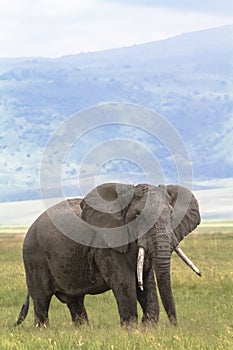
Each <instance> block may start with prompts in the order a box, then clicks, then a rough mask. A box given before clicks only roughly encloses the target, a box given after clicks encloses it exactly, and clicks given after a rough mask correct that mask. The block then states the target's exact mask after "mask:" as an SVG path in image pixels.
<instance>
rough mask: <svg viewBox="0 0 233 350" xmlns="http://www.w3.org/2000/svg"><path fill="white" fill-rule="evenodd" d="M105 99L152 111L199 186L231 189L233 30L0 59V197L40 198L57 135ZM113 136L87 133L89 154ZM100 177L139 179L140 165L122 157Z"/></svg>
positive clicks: (72, 172) (70, 171) (70, 173)
mask: <svg viewBox="0 0 233 350" xmlns="http://www.w3.org/2000/svg"><path fill="white" fill-rule="evenodd" d="M109 101H111V102H127V103H134V104H139V105H142V106H145V107H149V108H152V109H154V110H155V111H157V112H159V113H160V114H161V115H163V116H164V117H165V118H166V119H167V120H168V121H169V122H171V123H172V124H173V125H174V127H175V128H176V129H177V130H178V132H179V133H180V134H181V136H182V138H183V140H184V142H185V144H186V146H187V149H188V151H189V154H190V158H191V160H192V165H193V172H194V181H193V183H194V188H196V189H202V188H203V189H206V188H217V187H220V188H221V187H232V184H233V180H232V178H233V175H232V174H233V151H232V150H233V25H231V26H225V27H220V28H215V29H210V30H205V31H200V32H193V33H188V34H183V35H180V36H177V37H174V38H171V39H167V40H162V41H158V42H152V43H148V44H143V45H137V46H132V47H127V48H121V49H114V50H107V51H101V52H95V53H83V54H79V55H71V56H65V57H61V58H58V59H46V58H25V59H22V58H20V59H0V125H1V133H0V150H1V158H0V167H1V174H0V187H1V188H0V201H13V200H25V199H36V198H39V196H40V193H39V167H40V161H41V157H42V154H43V150H44V147H45V145H46V144H47V142H48V139H49V137H50V136H51V135H52V133H53V132H54V130H55V129H56V128H57V127H58V126H59V125H60V124H61V122H63V121H65V120H66V119H67V118H68V117H69V116H70V115H72V114H74V113H76V112H78V111H80V110H82V109H84V108H88V107H90V106H93V105H96V104H100V103H104V102H109ZM106 134H107V136H106ZM115 134H116V130H115V129H114V128H108V129H106V130H105V132H104V131H103V130H102V131H96V133H92V134H91V135H89V136H87V137H86V138H85V139H84V141H83V151H84V153H85V152H87V151H88V150H89V149H90V147H92V145H93V143H95V141H99V140H101V139H102V137H103V140H104V137H114V136H115ZM123 134H124V129H121V131H120V134H119V135H121V136H122V135H123ZM130 137H131V138H133V139H135V140H139V139H140V140H141V139H142V138H143V137H144V138H145V139H144V140H143V142H145V143H148V144H150V143H151V142H152V141H151V140H150V139H149V137H148V136H146V135H142V134H140V133H135V132H134V133H133V135H130ZM153 152H154V153H155V154H156V155H157V156H158V157H161V158H162V160H161V162H162V165H163V168H164V171H165V173H166V174H167V177H168V178H169V179H170V180H171V181H175V180H176V179H174V176H173V170H174V169H173V168H172V167H171V166H170V164H169V162H166V161H165V160H164V159H165V157H164V150H163V149H161V147H159V146H158V145H155V146H154V148H153ZM79 161H80V159H79V157H78V156H76V157H75V155H74V154H73V155H71V156H70V158H69V159H68V160H67V165H66V174H65V176H66V177H67V178H70V177H73V178H74V179H75V177H76V175H77V168H78V165H79ZM104 171H106V173H111V172H113V173H114V172H115V173H121V172H122V171H124V172H130V171H132V172H133V173H134V174H135V179H137V171H138V169H136V168H133V165H132V164H126V163H122V162H121V161H119V162H118V163H117V162H115V163H114V164H110V165H109V166H108V167H106V169H105V170H103V174H104Z"/></svg>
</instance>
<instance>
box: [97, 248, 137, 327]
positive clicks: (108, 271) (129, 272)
mask: <svg viewBox="0 0 233 350" xmlns="http://www.w3.org/2000/svg"><path fill="white" fill-rule="evenodd" d="M96 262H97V266H98V268H99V271H100V272H101V275H102V277H103V278H104V280H105V281H106V283H107V285H108V286H109V287H110V288H111V289H112V291H113V294H114V297H115V299H116V301H117V305H118V310H119V315H120V323H121V325H126V326H128V325H131V324H135V323H136V322H137V319H138V314H137V294H136V279H135V274H134V271H133V269H132V266H130V265H129V263H128V262H127V260H126V259H125V258H124V257H123V255H122V254H121V253H118V252H115V251H114V250H112V251H111V255H110V256H107V257H103V256H100V257H98V258H97V260H96Z"/></svg>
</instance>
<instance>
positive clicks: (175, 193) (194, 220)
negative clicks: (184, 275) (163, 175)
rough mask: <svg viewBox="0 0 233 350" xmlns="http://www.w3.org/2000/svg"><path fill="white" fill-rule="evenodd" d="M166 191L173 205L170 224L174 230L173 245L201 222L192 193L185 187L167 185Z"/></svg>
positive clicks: (197, 206)
mask: <svg viewBox="0 0 233 350" xmlns="http://www.w3.org/2000/svg"><path fill="white" fill-rule="evenodd" d="M166 187H167V193H168V195H169V196H170V204H171V205H172V207H173V214H172V217H171V226H172V230H173V232H174V235H175V237H174V247H176V246H177V245H178V244H179V242H180V241H182V240H183V239H184V237H185V236H186V235H188V234H189V233H190V232H192V231H193V230H194V229H195V228H196V227H197V225H199V224H200V222H201V217H200V212H199V205H198V202H197V200H196V198H195V197H194V195H193V193H192V192H191V191H189V190H188V189H187V188H185V187H182V186H177V185H168V186H166Z"/></svg>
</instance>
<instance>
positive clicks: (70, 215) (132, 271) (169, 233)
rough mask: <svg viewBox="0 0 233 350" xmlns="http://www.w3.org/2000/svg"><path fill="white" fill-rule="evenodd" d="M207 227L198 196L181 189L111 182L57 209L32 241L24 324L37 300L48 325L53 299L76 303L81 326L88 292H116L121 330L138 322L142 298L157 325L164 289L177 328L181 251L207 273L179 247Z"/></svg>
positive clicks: (27, 245)
mask: <svg viewBox="0 0 233 350" xmlns="http://www.w3.org/2000/svg"><path fill="white" fill-rule="evenodd" d="M177 218H178V219H177ZM77 219H78V220H77ZM199 223H200V212H199V206H198V202H197V200H196V198H195V197H194V195H193V194H192V192H191V191H190V190H188V189H187V188H185V187H182V186H178V185H167V186H165V185H159V186H155V185H149V184H138V185H131V184H122V183H105V184H101V185H99V186H97V187H96V188H94V189H93V190H91V191H90V192H89V193H88V194H87V195H86V196H84V198H74V199H68V200H65V201H63V202H61V203H59V204H56V205H55V206H53V207H51V208H49V209H48V210H47V211H45V212H44V213H42V214H41V216H39V218H37V219H36V220H35V222H34V223H33V224H32V225H31V227H30V228H29V230H28V232H27V234H26V236H25V240H24V243H23V261H24V267H25V272H26V283H27V289H28V295H27V299H26V302H25V303H24V305H23V306H22V309H21V312H20V314H19V318H18V321H17V323H16V324H20V323H21V322H22V321H23V320H24V319H25V318H26V316H27V313H28V309H29V298H30V297H31V298H32V300H33V305H34V324H35V325H36V326H38V327H40V326H43V327H47V326H48V325H49V318H48V310H49V304H50V300H51V298H52V296H53V295H55V296H56V297H57V298H58V299H59V300H60V301H61V302H62V303H65V304H66V305H67V306H68V308H69V310H70V314H71V318H72V321H73V323H74V324H82V323H89V321H88V316H87V312H86V309H85V306H84V297H85V295H86V294H91V295H95V294H100V293H103V292H106V291H108V290H112V292H113V294H114V297H115V299H116V302H117V306H118V311H119V316H120V324H121V325H131V324H135V323H137V320H138V314H137V301H138V302H139V304H140V306H141V308H142V311H143V316H142V322H143V323H145V324H148V323H149V324H153V325H157V324H158V320H159V302H158V295H157V287H158V290H159V293H160V297H161V300H162V303H163V306H164V308H165V310H166V313H167V315H168V318H169V320H170V323H171V324H173V325H177V324H178V323H177V316H176V309H175V303H174V298H173V294H172V289H171V281H170V261H171V255H172V252H173V251H176V252H177V254H178V255H179V256H180V257H181V258H182V259H183V260H184V261H185V262H186V263H187V264H188V265H189V266H190V267H191V268H192V269H193V270H194V271H195V272H196V273H197V274H199V275H200V272H199V270H198V269H197V268H196V266H195V265H194V264H193V263H192V262H191V261H190V260H189V259H188V257H187V256H186V255H185V254H184V252H183V251H182V250H181V249H180V248H179V247H178V244H179V242H180V241H181V240H182V239H183V238H184V237H185V236H186V235H187V234H189V233H190V232H191V231H193V230H194V229H195V228H196V227H197V225H198V224H199ZM64 232H65V234H64ZM69 233H70V235H69ZM80 234H81V236H80ZM80 237H81V238H80ZM85 239H86V241H85ZM154 275H156V280H157V283H156V281H155V276H154Z"/></svg>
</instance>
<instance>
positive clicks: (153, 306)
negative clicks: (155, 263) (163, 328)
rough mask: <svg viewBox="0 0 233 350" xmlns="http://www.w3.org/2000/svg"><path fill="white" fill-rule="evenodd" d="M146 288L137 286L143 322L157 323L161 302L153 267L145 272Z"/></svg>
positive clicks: (144, 282)
mask: <svg viewBox="0 0 233 350" xmlns="http://www.w3.org/2000/svg"><path fill="white" fill-rule="evenodd" d="M143 284H144V290H143V291H142V290H141V289H140V288H139V287H137V298H138V301H139V303H140V305H141V307H142V310H143V316H142V322H145V323H148V324H154V325H156V324H157V323H158V320H159V302H158V295H157V291H156V283H155V278H154V272H153V269H150V271H149V272H148V273H147V274H144V281H143Z"/></svg>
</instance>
